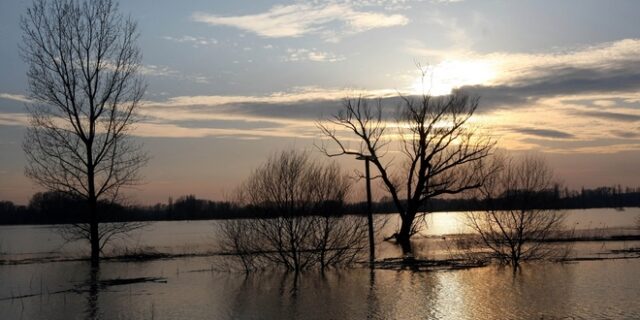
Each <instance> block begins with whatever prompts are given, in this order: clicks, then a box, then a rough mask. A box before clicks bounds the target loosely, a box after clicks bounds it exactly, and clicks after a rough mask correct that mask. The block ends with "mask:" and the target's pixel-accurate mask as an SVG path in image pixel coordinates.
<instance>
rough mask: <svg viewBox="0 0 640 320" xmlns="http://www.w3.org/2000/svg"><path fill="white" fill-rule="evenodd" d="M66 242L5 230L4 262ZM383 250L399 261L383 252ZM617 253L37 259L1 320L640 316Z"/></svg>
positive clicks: (18, 280) (593, 215) (172, 241)
mask: <svg viewBox="0 0 640 320" xmlns="http://www.w3.org/2000/svg"><path fill="white" fill-rule="evenodd" d="M634 210H635V211H634ZM634 210H631V211H629V210H627V211H626V214H625V213H624V212H615V211H613V210H611V211H589V212H586V213H587V215H585V216H583V217H589V219H590V220H588V221H591V222H588V221H587V220H584V222H582V224H583V225H591V226H592V227H593V226H596V229H598V228H600V229H602V228H605V227H609V226H611V228H617V229H620V228H622V229H624V228H625V226H627V227H630V225H629V224H630V222H631V221H633V220H634V219H635V217H636V216H637V215H638V214H639V213H640V212H639V211H638V210H637V209H634ZM602 215H605V216H604V218H603V216H602ZM574 218H575V217H574ZM438 219H440V220H438ZM625 219H627V220H625ZM450 220H451V219H450V216H446V215H445V217H440V218H436V219H435V220H433V221H432V230H433V229H436V230H437V228H441V230H453V229H451V226H450V225H447V226H445V225H446V223H444V224H443V222H442V221H450ZM438 221H440V222H438ZM594 221H596V222H594ZM598 221H609V224H608V225H606V226H604V225H600V224H599V223H600V222H598ZM446 228H449V229H446ZM454 229H455V228H454ZM212 230H215V227H214V226H212V223H211V222H206V221H205V222H203V221H200V222H164V223H159V224H155V225H151V226H150V227H149V228H148V229H147V230H145V231H143V232H142V233H141V234H138V236H135V235H134V237H133V238H131V239H129V240H128V242H129V243H131V242H133V243H134V245H139V246H145V247H146V246H152V247H153V248H154V249H156V250H159V251H162V252H165V251H167V250H173V251H174V252H189V251H191V250H194V251H206V250H209V249H210V248H214V247H215V245H214V244H212V242H213V243H215V237H214V236H213V237H212V236H211V233H212V232H213V231H212ZM628 230H631V229H630V228H629V229H628ZM628 230H627V231H628ZM448 232H451V231H445V232H444V233H445V234H446V233H448ZM594 232H595V231H594ZM598 232H600V231H598ZM59 242H60V239H59V238H57V236H56V234H55V232H54V230H53V229H52V228H50V227H35V226H12V227H2V228H0V251H3V252H4V254H3V255H2V256H0V260H3V259H4V260H7V259H11V260H15V261H18V260H20V259H23V262H25V261H24V259H28V258H34V257H36V258H43V257H50V258H56V259H57V258H68V257H74V256H75V255H81V254H82V253H81V252H79V251H78V250H80V251H81V248H82V246H80V245H79V244H71V245H66V246H62V245H61V243H59ZM136 242H137V244H136ZM427 247H428V246H427ZM633 247H640V242H639V241H628V242H593V243H592V242H588V243H579V244H576V251H578V252H579V253H580V255H581V256H591V257H600V256H603V257H605V256H607V255H606V252H609V251H610V250H611V249H625V248H633ZM207 248H209V249H207ZM380 251H382V253H383V254H385V253H386V254H387V255H393V254H394V249H393V248H389V247H385V246H384V245H383V246H382V247H381V248H380ZM617 258H619V259H608V260H596V261H580V262H574V263H568V264H530V265H525V266H524V267H523V268H522V269H521V271H519V272H517V273H515V274H514V273H512V272H511V270H510V269H507V268H500V267H497V266H490V267H484V268H477V269H468V270H459V271H431V272H419V273H416V272H411V271H392V270H376V271H374V272H371V271H369V270H368V269H366V268H356V269H351V270H339V271H338V270H334V271H330V272H327V273H325V274H324V275H323V274H319V273H316V272H308V273H303V274H300V275H298V276H296V275H294V274H291V273H282V272H268V273H257V274H254V275H252V276H249V277H246V276H245V275H244V274H239V273H228V272H221V271H216V270H215V269H216V268H217V266H218V265H219V264H220V260H221V258H220V257H217V256H208V257H192V258H180V259H166V260H153V261H147V262H115V261H111V262H103V263H102V265H101V267H100V270H99V271H95V270H91V268H90V267H89V265H88V263H87V262H85V261H62V262H43V261H41V260H34V261H36V262H33V263H24V264H15V265H0V319H640V259H638V258H630V257H629V256H625V255H619V256H617ZM45 261H46V260H45Z"/></svg>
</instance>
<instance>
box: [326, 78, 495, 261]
mask: <svg viewBox="0 0 640 320" xmlns="http://www.w3.org/2000/svg"><path fill="white" fill-rule="evenodd" d="M401 101H402V102H401V105H400V106H399V110H398V116H397V118H396V121H395V122H393V121H390V120H391V119H388V117H385V116H384V113H383V105H382V101H381V100H377V101H376V102H375V103H374V104H373V105H372V102H371V101H369V100H367V99H364V98H362V97H360V98H356V99H346V100H345V101H344V109H343V110H341V111H340V112H339V113H338V114H337V115H335V116H333V118H331V119H329V120H326V121H322V122H319V123H318V127H319V128H320V130H321V131H322V132H323V133H324V135H325V136H326V137H328V138H329V141H330V142H333V145H335V146H337V151H335V150H336V149H335V148H331V147H330V146H329V145H328V144H326V143H323V144H322V145H321V146H320V149H321V150H323V151H324V153H325V154H326V155H328V156H337V155H353V156H359V157H364V156H369V157H370V159H371V160H370V161H371V163H373V165H374V166H375V167H376V168H377V170H378V171H379V174H380V176H379V177H380V179H381V180H382V183H383V185H384V187H385V188H386V190H387V191H388V192H389V194H390V195H391V198H392V199H393V203H394V204H395V206H396V208H397V210H398V212H399V214H400V218H401V226H400V230H398V232H397V233H396V234H395V238H396V239H397V241H398V243H399V244H400V245H401V247H402V250H403V252H404V253H405V254H412V247H411V241H410V238H411V236H412V235H413V234H415V233H416V232H417V231H418V228H419V221H421V219H419V218H420V217H421V216H422V215H423V214H424V213H423V212H421V210H422V208H424V206H425V205H426V203H427V202H428V200H429V199H432V198H434V197H438V196H442V195H452V194H457V193H461V192H464V191H467V190H472V189H475V188H478V187H480V186H482V184H483V183H484V180H485V178H486V176H485V174H486V173H487V171H486V170H481V168H482V166H483V159H485V158H486V157H487V156H489V155H490V154H491V151H492V149H493V148H494V142H493V141H492V140H491V138H490V137H489V136H487V135H483V134H480V133H479V132H478V131H477V129H475V128H473V127H472V126H470V123H469V120H470V119H471V117H472V116H473V114H474V112H475V111H476V109H477V107H478V101H479V99H478V98H475V97H470V96H469V95H467V94H465V93H463V92H461V91H455V92H453V93H452V94H451V95H447V96H441V97H432V96H430V95H422V96H420V97H419V98H413V97H402V96H401ZM391 127H396V129H397V131H395V132H389V131H390V130H389V128H391ZM338 130H340V131H338ZM343 130H346V131H347V132H348V133H349V134H351V136H355V137H356V140H358V142H359V144H358V146H357V147H355V148H351V147H350V145H349V143H348V141H349V139H350V138H351V137H349V136H345V135H343V134H342V131H343ZM391 151H398V152H399V154H401V155H402V156H401V157H400V158H401V159H397V158H395V157H393V154H398V152H391Z"/></svg>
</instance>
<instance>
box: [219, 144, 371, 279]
mask: <svg viewBox="0 0 640 320" xmlns="http://www.w3.org/2000/svg"><path fill="white" fill-rule="evenodd" d="M349 189H350V181H349V177H348V176H347V175H345V174H344V173H342V172H341V170H340V168H339V167H338V166H337V165H336V164H329V165H321V164H319V163H317V162H315V161H312V160H311V159H310V158H309V155H308V154H307V153H302V152H296V151H285V152H282V153H280V154H278V155H275V156H273V157H271V158H269V160H268V161H267V162H266V163H265V164H264V165H263V166H261V167H260V168H258V169H256V170H255V171H254V172H253V173H252V174H251V176H250V177H249V178H248V179H247V180H246V182H245V183H244V184H242V185H241V186H240V188H239V190H238V201H239V202H240V203H241V204H242V205H244V206H245V207H246V208H248V209H249V210H251V211H252V213H253V216H255V218H251V219H237V220H228V221H223V222H222V223H221V230H222V232H221V233H222V235H223V239H222V249H223V251H225V252H229V253H233V254H234V255H235V256H236V257H238V258H239V259H240V261H241V263H242V266H243V268H244V269H245V270H246V271H249V270H252V269H256V268H261V267H264V266H265V265H269V264H275V265H280V266H284V267H285V268H287V269H290V270H295V271H299V270H304V269H308V268H311V267H314V266H318V267H320V268H321V269H325V268H326V267H329V266H335V265H343V264H349V263H351V262H353V261H355V259H356V258H358V257H359V255H360V253H361V252H362V250H363V248H366V244H365V240H366V231H367V229H366V223H365V221H364V220H363V219H362V218H361V217H355V216H343V215H341V212H340V210H341V207H342V204H343V203H344V200H345V198H346V196H347V194H348V192H349Z"/></svg>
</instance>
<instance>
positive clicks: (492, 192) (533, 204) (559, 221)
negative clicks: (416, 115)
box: [465, 155, 567, 268]
mask: <svg viewBox="0 0 640 320" xmlns="http://www.w3.org/2000/svg"><path fill="white" fill-rule="evenodd" d="M494 161H495V162H496V163H497V165H496V166H495V167H496V168H497V171H496V173H495V174H493V175H491V176H490V177H489V178H488V179H487V180H486V181H485V184H484V185H483V186H482V187H481V188H479V189H478V192H479V197H480V198H481V199H482V200H483V201H482V202H483V205H484V209H483V210H480V211H471V212H469V213H467V224H468V225H469V226H470V227H471V229H472V230H473V231H474V232H475V233H476V234H477V235H478V236H477V237H474V238H469V239H467V240H468V241H469V242H476V243H473V244H470V243H469V242H467V243H465V247H466V249H469V250H477V249H481V250H487V251H488V254H489V256H490V257H491V258H494V259H497V260H498V261H500V262H501V263H503V264H509V265H511V266H513V267H514V268H518V266H519V265H520V262H521V261H525V260H542V259H553V258H557V257H559V256H566V254H567V250H564V249H565V248H564V247H562V246H558V245H553V244H551V243H549V242H547V240H549V239H552V238H553V237H554V236H557V235H558V234H559V232H560V231H562V230H563V228H564V226H563V221H564V217H565V212H564V211H560V210H553V209H545V208H544V205H543V204H544V203H546V202H549V201H554V199H553V197H554V194H553V193H550V192H548V190H551V189H552V187H553V186H554V177H553V171H552V170H551V169H550V168H549V166H548V165H547V163H546V162H545V161H544V159H542V158H541V157H537V156H532V155H529V156H525V157H523V158H521V159H513V158H510V157H508V158H503V157H496V158H494ZM496 200H499V202H496ZM473 240H475V241H473ZM483 253H484V252H480V253H479V254H483Z"/></svg>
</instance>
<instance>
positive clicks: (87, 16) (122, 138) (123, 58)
mask: <svg viewBox="0 0 640 320" xmlns="http://www.w3.org/2000/svg"><path fill="white" fill-rule="evenodd" d="M21 27H22V30H23V33H24V34H23V44H22V46H21V50H22V55H23V57H24V59H25V61H26V62H27V63H28V65H29V69H28V72H27V77H28V79H29V92H30V96H31V98H32V99H33V100H34V101H35V102H36V104H34V105H32V106H29V111H30V113H31V124H30V127H29V128H28V131H27V134H26V137H25V141H24V144H23V149H24V151H25V152H26V155H27V159H28V164H27V168H26V174H27V176H28V177H30V178H31V179H33V180H34V181H36V182H37V183H39V184H40V185H41V186H43V187H45V188H46V189H48V190H53V191H60V192H65V193H67V194H70V195H72V196H74V197H81V198H82V199H84V200H86V201H87V206H88V216H89V217H88V222H89V223H88V225H78V227H79V229H78V234H84V235H85V236H86V237H88V238H89V240H90V243H91V261H92V263H93V264H96V265H97V264H98V262H99V256H100V247H101V244H100V240H101V239H102V240H105V239H106V238H105V235H106V234H111V233H112V232H110V231H105V230H103V231H100V230H99V222H100V220H101V217H100V216H99V214H98V208H97V207H98V203H99V201H101V200H109V201H115V199H117V197H118V195H119V194H120V191H121V188H122V187H126V186H131V185H133V184H136V183H137V182H139V179H140V177H139V175H138V172H139V169H140V168H141V167H142V166H144V165H145V164H146V162H147V156H146V154H145V153H144V152H142V150H141V145H139V144H137V143H135V142H134V141H132V140H131V138H130V136H129V135H128V133H129V131H130V130H131V129H132V125H133V124H134V123H135V121H136V117H135V111H136V109H137V107H138V106H139V103H140V100H141V99H142V96H143V93H144V91H145V84H144V81H143V79H142V78H141V77H140V76H139V67H140V63H141V53H140V50H139V48H138V47H137V45H136V40H137V38H138V32H137V30H136V24H135V23H134V22H133V21H132V20H131V19H130V18H125V17H123V16H122V14H120V13H119V12H118V7H117V5H116V4H114V3H113V2H112V1H110V0H100V1H84V2H80V1H77V0H51V1H45V0H36V1H35V3H34V4H33V6H32V7H31V8H29V9H28V10H27V12H26V14H25V15H24V16H23V17H22V19H21Z"/></svg>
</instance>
